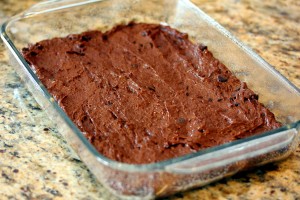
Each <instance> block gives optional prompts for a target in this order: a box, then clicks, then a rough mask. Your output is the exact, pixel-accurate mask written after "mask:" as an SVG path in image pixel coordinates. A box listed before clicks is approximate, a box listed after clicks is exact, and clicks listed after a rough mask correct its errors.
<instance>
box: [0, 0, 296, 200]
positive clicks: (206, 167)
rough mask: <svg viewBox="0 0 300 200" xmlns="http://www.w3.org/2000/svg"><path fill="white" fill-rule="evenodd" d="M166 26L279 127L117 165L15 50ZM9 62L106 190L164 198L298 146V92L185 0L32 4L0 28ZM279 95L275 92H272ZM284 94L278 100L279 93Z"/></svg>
mask: <svg viewBox="0 0 300 200" xmlns="http://www.w3.org/2000/svg"><path fill="white" fill-rule="evenodd" d="M132 20H135V21H139V22H148V23H167V24H169V25H171V26H172V27H174V28H177V29H179V30H180V31H182V32H187V33H188V34H189V36H190V38H191V39H192V40H193V41H194V42H197V43H202V44H205V45H207V46H208V48H209V50H211V51H212V52H213V53H214V56H215V57H217V58H218V59H220V61H222V62H223V63H224V64H226V65H227V67H228V68H229V69H230V70H231V71H233V72H234V73H235V74H236V75H237V76H238V77H239V78H240V79H241V80H243V81H245V82H247V84H248V86H249V87H250V88H251V89H253V90H254V91H255V92H256V93H258V94H259V95H260V101H261V102H262V103H264V104H265V105H266V106H267V107H268V108H269V109H270V110H271V111H272V112H274V113H275V115H276V116H277V118H278V120H279V121H281V122H282V123H283V124H284V125H287V126H285V127H283V128H280V129H278V130H274V131H271V132H269V133H265V134H261V135H259V136H255V137H251V138H247V139H243V140H239V141H236V142H232V143H228V144H225V145H222V146H219V147H215V148H212V149H207V150H204V151H200V152H198V153H195V154H190V155H187V156H184V157H180V158H176V159H171V160H168V161H164V162H160V163H155V164H148V165H128V164H124V163H118V162H115V161H112V160H109V159H107V158H104V157H103V156H101V155H99V154H98V153H97V152H96V151H95V149H94V148H93V147H92V146H91V145H90V144H89V143H88V142H87V140H86V139H85V138H84V137H83V135H82V134H81V133H80V131H79V130H78V129H77V128H76V126H75V125H74V124H73V123H72V122H71V121H70V119H69V118H68V117H67V116H66V115H65V114H64V113H63V111H62V110H61V109H60V108H59V107H58V105H57V104H56V103H55V102H54V100H53V98H51V96H50V95H49V94H48V92H47V91H46V89H45V88H44V87H43V86H42V84H41V83H40V82H39V81H38V79H37V77H36V76H35V75H34V72H33V71H32V70H31V69H30V67H29V66H28V64H27V63H26V62H25V61H24V59H23V58H22V56H21V55H20V53H19V51H18V50H20V49H21V48H22V47H25V46H27V45H28V44H31V43H35V42H38V41H40V40H43V39H49V38H53V37H64V36H66V35H68V34H70V33H80V32H83V31H86V30H93V29H100V30H103V31H105V30H108V29H110V28H111V27H113V26H114V25H116V24H120V23H128V22H129V21H132ZM1 37H2V38H3V39H4V42H5V44H6V45H7V47H8V51H9V52H10V53H11V60H12V62H13V63H12V66H14V67H15V68H16V71H17V72H18V73H19V74H20V76H21V78H22V79H23V80H24V82H25V83H26V84H27V85H28V87H29V90H30V91H31V92H32V93H33V95H34V96H35V98H36V99H37V101H38V103H39V104H40V105H42V107H43V108H44V109H46V110H47V112H48V113H49V116H50V117H51V118H52V120H53V121H54V122H56V124H57V126H58V128H59V131H60V132H61V133H62V134H63V135H64V136H65V138H66V139H67V140H68V142H69V143H70V144H71V145H72V147H73V148H74V150H75V151H76V152H77V153H78V154H79V156H80V157H81V159H82V160H83V161H84V162H85V163H86V164H87V166H88V167H89V168H90V170H91V171H92V172H93V173H94V174H95V176H96V177H97V178H98V179H99V180H100V181H101V182H102V183H103V185H104V186H106V187H107V188H108V189H110V190H111V191H112V192H114V193H115V194H117V195H121V196H123V197H126V196H127V197H129V198H130V199H132V197H137V198H153V197H155V196H165V195H168V194H171V193H174V192H177V191H181V190H185V189H188V188H191V187H196V186H200V185H204V184H207V183H209V182H211V181H214V180H217V179H220V178H223V177H224V176H228V175H230V174H233V173H236V172H237V171H240V170H242V169H244V168H247V167H253V166H255V165H260V164H264V163H266V162H270V161H274V160H278V159H282V158H284V157H286V156H288V155H289V154H290V153H291V152H292V151H293V150H294V149H295V148H296V146H297V144H298V133H299V122H298V123H297V120H298V119H300V114H299V112H297V109H295V108H297V107H299V106H300V93H299V91H298V89H296V88H295V87H294V86H293V85H291V84H290V83H289V82H288V81H287V80H285V79H284V78H283V77H281V75H279V74H278V73H277V72H276V71H275V70H273V69H272V68H271V67H270V66H269V65H268V64H267V63H266V62H264V61H263V60H262V59H261V58H260V57H258V56H257V55H256V54H254V53H253V52H252V51H251V50H249V48H247V47H245V46H244V45H242V44H241V43H239V42H238V41H237V40H236V39H234V37H232V36H231V35H230V34H229V33H228V32H227V31H226V30H224V29H223V28H222V27H221V26H220V25H218V24H217V23H216V22H214V21H213V20H211V19H210V18H209V17H208V16H207V15H205V14H204V13H203V12H202V11H200V10H199V9H198V8H196V7H195V6H193V5H192V4H191V3H190V2H188V1H186V0H178V1H177V0H174V1H167V0H165V1H159V0H156V1H146V0H135V1H130V0H126V1H117V0H104V1H91V0H87V1H83V0H67V1H51V2H50V3H45V2H44V3H42V4H40V5H36V6H34V8H32V9H30V10H29V11H27V12H25V13H22V14H20V15H19V16H16V17H15V18H13V19H12V20H11V21H9V22H8V23H7V24H5V25H4V26H3V27H2V35H1ZM278 94H280V95H278ZM287 96H288V97H289V98H286V97H287Z"/></svg>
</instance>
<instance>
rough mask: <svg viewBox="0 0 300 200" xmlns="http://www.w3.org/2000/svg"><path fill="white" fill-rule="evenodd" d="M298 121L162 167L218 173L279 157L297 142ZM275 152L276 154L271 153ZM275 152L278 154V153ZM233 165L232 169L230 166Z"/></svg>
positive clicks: (181, 170) (289, 151) (285, 154)
mask: <svg viewBox="0 0 300 200" xmlns="http://www.w3.org/2000/svg"><path fill="white" fill-rule="evenodd" d="M298 132H300V123H295V124H294V127H287V129H285V130H283V131H281V132H278V133H274V134H270V135H267V136H263V137H259V138H256V139H252V140H248V141H247V140H246V141H245V142H242V143H239V144H236V145H230V146H228V147H226V145H224V146H225V147H224V148H222V149H219V150H216V151H213V152H208V153H205V154H203V155H201V156H197V157H193V158H190V159H188V160H184V161H181V162H178V163H174V164H171V165H168V166H167V167H166V170H167V171H168V172H171V173H176V174H193V173H211V172H212V171H219V172H220V170H222V174H228V173H229V174H232V173H235V172H236V171H239V170H241V168H243V166H247V163H248V162H251V164H250V165H249V166H251V167H252V166H255V165H256V166H257V165H262V164H265V163H268V162H272V161H275V159H274V158H275V157H276V160H279V159H282V158H285V157H287V156H288V155H290V153H292V152H293V150H294V149H295V148H296V147H297V146H298V140H299V136H298V135H299V134H298ZM274 154H277V155H276V156H272V155H274ZM278 154H279V155H278ZM233 166H237V167H234V169H235V170H233Z"/></svg>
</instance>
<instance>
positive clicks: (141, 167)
mask: <svg viewBox="0 0 300 200" xmlns="http://www.w3.org/2000/svg"><path fill="white" fill-rule="evenodd" d="M55 1H56V0H54V1H52V2H55ZM71 1H72V0H71ZM76 1H78V2H79V3H75V4H70V5H68V6H63V7H61V8H59V9H48V10H45V11H44V12H42V11H39V12H26V11H24V12H23V13H20V14H18V15H15V16H13V17H11V18H10V19H8V20H7V21H6V22H4V23H3V24H2V25H1V28H0V37H1V38H2V40H3V41H4V43H5V44H6V45H7V47H8V49H9V50H10V52H11V53H12V54H14V56H15V58H16V59H17V61H18V62H19V63H20V64H21V65H22V66H23V67H25V68H26V70H27V72H28V73H29V74H30V76H31V78H32V79H33V80H34V83H35V84H37V85H38V86H39V89H40V90H41V91H42V93H43V95H44V96H45V97H46V98H47V99H48V100H49V101H50V103H51V105H52V106H54V108H55V110H56V111H57V112H58V113H59V115H60V116H61V117H62V119H63V120H64V121H65V122H66V124H67V125H68V126H69V127H70V128H71V130H72V131H73V132H74V133H75V134H76V136H77V137H78V138H79V139H80V141H81V142H82V143H83V144H84V146H85V147H86V148H87V149H88V151H89V152H90V153H91V154H92V155H93V156H95V157H96V158H97V161H99V162H101V163H102V164H104V165H106V166H109V167H112V168H114V169H118V170H122V171H129V172H152V171H160V170H164V169H166V167H168V166H170V165H172V164H179V163H181V162H183V161H186V160H189V159H193V158H197V157H200V156H203V155H206V154H208V153H212V152H215V151H220V150H224V149H226V148H229V147H235V146H237V145H241V144H246V143H247V142H250V141H254V140H257V139H260V138H267V137H268V136H272V135H275V134H279V133H281V132H283V131H288V130H292V129H298V128H300V119H299V120H298V121H296V122H293V123H291V124H287V125H285V126H282V127H280V128H277V129H273V130H270V131H267V132H263V133H260V134H257V135H253V136H249V137H246V138H242V139H238V140H235V141H232V142H228V143H225V144H222V145H219V146H215V147H210V148H206V149H203V150H200V151H197V152H195V153H189V154H187V155H183V156H179V157H176V158H171V159H167V160H163V161H159V162H155V163H146V164H128V163H123V162H119V161H115V160H112V159H110V158H108V157H105V156H104V155H102V154H101V153H99V152H98V151H97V150H96V149H95V148H94V146H93V145H92V144H90V142H89V141H88V140H87V139H86V138H85V136H84V135H83V134H82V132H81V131H80V130H79V128H78V127H77V126H76V125H75V124H74V123H73V122H72V120H71V119H70V118H69V117H68V116H67V115H66V113H65V112H64V111H63V110H62V108H61V107H60V106H59V105H58V103H57V102H56V101H55V100H54V99H53V97H52V96H51V95H50V93H49V92H48V91H47V89H46V88H45V87H44V85H43V84H42V83H41V81H40V80H39V79H38V77H37V75H36V74H35V73H34V72H33V70H32V69H31V67H30V66H29V64H28V63H27V62H26V61H25V59H24V58H23V56H22V55H21V53H20V51H19V49H18V48H17V47H16V46H15V44H14V43H13V41H12V40H11V39H10V37H9V36H8V34H7V32H6V29H7V26H8V25H9V24H10V23H12V22H15V21H18V20H21V19H24V18H28V17H34V16H35V15H39V14H44V13H46V12H52V11H56V10H60V9H66V8H70V7H74V6H80V5H85V4H87V3H95V2H101V1H103V0H75V2H76ZM179 1H183V2H184V3H186V4H187V5H188V6H191V7H192V8H193V9H196V10H197V12H198V14H199V15H201V17H203V18H204V19H205V20H207V22H208V23H210V24H211V25H213V26H214V27H215V28H216V29H217V30H218V31H220V32H222V34H224V36H226V37H229V38H230V39H231V40H232V42H234V43H235V44H236V45H238V46H239V47H240V48H241V49H242V50H244V51H245V52H246V53H247V54H249V55H250V56H253V57H254V58H255V59H256V60H257V61H258V62H260V63H262V64H263V66H265V67H268V70H270V72H272V73H273V75H275V76H277V77H278V78H279V79H281V80H283V81H284V82H285V83H286V84H288V85H289V86H290V87H291V88H292V89H294V90H295V92H296V93H297V94H298V95H299V96H300V89H299V88H297V87H296V86H295V85H294V84H293V83H291V82H290V81H289V80H288V79H287V78H286V77H284V76H283V75H281V74H280V73H279V72H278V71H277V70H276V69H274V68H273V67H272V66H271V65H270V64H269V63H268V62H266V61H265V60H264V59H263V58H261V57H260V56H259V55H257V54H256V53H255V52H254V51H253V50H251V49H250V48H249V47H247V46H246V45H244V44H243V43H242V42H240V41H239V40H238V39H237V38H236V37H235V36H233V35H232V34H231V33H230V32H229V31H227V30H226V29H225V28H224V27H223V26H221V25H220V24H219V23H218V22H216V21H215V20H214V19H212V18H211V17H210V16H208V15H207V14H206V13H204V12H203V11H202V10H201V9H200V8H198V7H197V6H195V5H194V4H193V3H192V2H190V0H179ZM43 4H47V2H41V3H38V4H36V5H43ZM32 8H34V7H32Z"/></svg>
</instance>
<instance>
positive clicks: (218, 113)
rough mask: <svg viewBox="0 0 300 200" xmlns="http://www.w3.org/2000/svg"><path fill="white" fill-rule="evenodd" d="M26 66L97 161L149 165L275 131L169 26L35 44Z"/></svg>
mask: <svg viewBox="0 0 300 200" xmlns="http://www.w3.org/2000/svg"><path fill="white" fill-rule="evenodd" d="M22 53H23V55H24V57H25V59H26V60H27V62H28V63H29V64H30V65H31V67H32V68H33V69H34V70H35V72H36V74H37V75H38V77H39V78H40V80H41V81H42V83H43V84H44V85H45V87H46V88H47V89H48V91H49V92H50V93H51V94H52V95H53V97H54V98H55V99H56V100H57V101H58V103H59V105H60V106H61V107H62V108H63V110H64V111H65V112H66V113H67V115H68V116H69V117H70V118H71V119H72V120H73V122H74V123H75V124H76V125H77V126H78V127H79V129H80V130H81V131H82V133H83V134H84V135H85V136H86V138H87V139H88V140H89V141H90V142H91V143H92V144H93V145H94V147H95V148H96V149H97V150H98V151H99V152H100V153H102V154H103V155H105V156H107V157H108V158H110V159H114V160H117V161H120V162H125V163H134V164H142V163H151V162H158V161H162V160H166V159H169V158H174V157H178V156H182V155H185V154H189V153H192V152H196V151H199V150H200V149H204V148H208V147H212V146H216V145H220V144H223V143H226V142H229V141H233V140H236V139H239V138H244V137H247V136H250V135H254V134H257V133H260V132H264V131H267V130H271V129H274V128H278V127H279V126H280V125H281V124H280V123H279V122H277V121H276V120H275V118H274V115H273V114H272V113H271V112H270V111H269V110H268V109H267V108H265V107H264V106H263V105H262V104H261V103H259V102H258V95H257V94H255V93H253V92H252V91H251V90H250V89H249V88H248V87H247V85H246V83H244V82H241V81H240V80H238V79H237V78H236V77H235V76H234V75H233V74H232V73H231V72H230V71H229V70H228V69H227V67H226V66H224V65H223V64H222V63H220V62H219V61H218V60H217V59H216V58H214V57H213V55H212V53H211V52H210V51H209V50H208V49H207V47H206V46H203V45H199V44H193V43H192V42H191V41H189V40H188V35H187V34H184V33H180V32H179V31H177V30H174V29H172V28H170V27H169V26H163V25H158V24H143V23H130V24H128V25H119V26H116V27H115V28H113V29H112V30H110V31H108V32H105V33H102V32H100V31H88V32H84V33H82V34H76V35H69V36H67V37H65V38H54V39H50V40H44V41H41V42H38V43H37V44H35V45H31V46H29V47H28V48H24V49H23V51H22Z"/></svg>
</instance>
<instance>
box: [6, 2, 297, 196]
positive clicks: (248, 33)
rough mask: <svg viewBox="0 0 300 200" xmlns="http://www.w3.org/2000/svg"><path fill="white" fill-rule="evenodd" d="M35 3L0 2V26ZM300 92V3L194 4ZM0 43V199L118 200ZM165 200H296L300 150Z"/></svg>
mask: <svg viewBox="0 0 300 200" xmlns="http://www.w3.org/2000/svg"><path fill="white" fill-rule="evenodd" d="M35 2H37V0H28V1H17V0H2V1H0V23H1V22H3V21H4V20H5V19H6V18H8V16H11V15H14V14H16V13H18V12H19V11H21V10H23V9H25V8H27V7H29V6H30V5H32V4H34V3H35ZM193 2H194V3H196V4H197V5H198V6H199V7H200V8H202V9H203V10H204V11H205V12H207V13H208V14H209V15H211V16H212V17H213V18H215V19H216V20H217V21H218V22H220V23H221V24H222V25H223V26H225V28H227V29H229V31H231V32H232V33H233V34H234V35H236V36H237V37H238V38H239V39H240V40H242V41H243V42H244V43H246V44H247V45H249V46H250V47H251V48H253V49H254V50H255V51H256V52H257V53H258V54H259V55H261V56H262V57H263V58H264V59H265V60H267V61H268V62H269V63H270V64H271V65H273V66H274V67H275V68H276V69H277V70H278V71H280V72H281V73H282V74H283V75H284V76H286V77H287V78H288V79H289V80H290V81H291V82H293V83H294V84H295V85H296V86H297V87H300V40H299V38H300V24H299V21H300V1H294V0H277V1H276V0H269V1H260V0H244V1H240V0H216V1H208V0H207V1H204V0H193ZM7 61H8V57H7V55H6V53H5V49H4V47H3V44H2V43H1V42H0V99H1V104H0V199H35V200H39V199H115V197H113V196H111V195H110V194H109V192H108V191H107V190H106V189H104V188H103V187H102V186H101V184H100V183H98V182H97V181H96V180H95V178H94V177H93V175H92V174H91V173H90V172H89V171H88V170H87V168H86V167H85V165H84V164H83V163H82V162H81V161H80V160H79V159H78V158H77V157H76V155H75V154H74V153H72V150H71V149H70V147H69V146H68V145H67V144H66V142H65V140H64V139H63V138H62V137H61V136H60V134H59V133H58V132H57V130H56V129H55V127H54V126H53V124H52V123H51V121H50V120H49V119H48V117H47V115H46V113H45V112H44V111H42V110H41V109H40V108H39V106H38V105H37V103H36V102H35V101H34V100H33V98H32V96H31V95H30V94H29V93H28V92H27V90H26V89H25V88H24V86H23V85H22V84H21V83H20V81H19V78H18V77H17V76H16V74H15V72H14V71H13V70H12V68H11V67H10V66H9V65H8V63H7ZM170 199H186V200H188V199H190V200H191V199H300V149H298V151H296V152H295V153H294V154H293V155H292V156H290V157H289V158H288V159H287V160H285V161H282V162H279V163H275V164H269V165H267V166H263V167H259V168H258V169H255V170H252V171H248V172H242V173H239V174H238V175H235V176H233V177H231V178H226V179H224V180H221V181H219V182H217V183H214V184H211V185H209V186H206V187H202V188H200V189H196V190H192V191H188V192H185V193H181V194H177V195H175V196H173V197H170Z"/></svg>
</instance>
